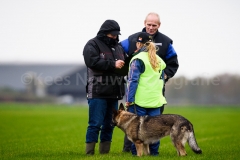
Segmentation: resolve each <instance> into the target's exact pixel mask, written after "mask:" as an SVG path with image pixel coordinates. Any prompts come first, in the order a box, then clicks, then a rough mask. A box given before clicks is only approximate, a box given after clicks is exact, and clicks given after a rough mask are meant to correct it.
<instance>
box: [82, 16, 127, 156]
mask: <svg viewBox="0 0 240 160" xmlns="http://www.w3.org/2000/svg"><path fill="white" fill-rule="evenodd" d="M118 35H120V26H119V25H118V23H117V22H116V21H114V20H106V21H105V22H104V23H103V24H102V26H101V27H100V30H99V32H98V33H97V36H96V37H95V38H93V39H90V40H89V41H88V42H87V44H86V45H85V47H84V49H83V56H84V61H85V64H86V66H87V86H86V92H87V99H88V105H89V119H88V127H87V133H86V154H89V155H93V154H94V150H95V144H96V143H97V142H98V137H99V138H100V144H99V152H100V154H105V153H109V151H110V146H111V140H112V134H113V126H111V122H112V108H115V109H116V110H117V109H118V100H120V99H122V98H123V96H124V94H125V89H124V75H121V74H120V73H121V68H122V67H123V66H124V59H125V54H124V51H123V48H122V47H121V45H119V44H118V41H119V38H118ZM99 134H100V136H99Z"/></svg>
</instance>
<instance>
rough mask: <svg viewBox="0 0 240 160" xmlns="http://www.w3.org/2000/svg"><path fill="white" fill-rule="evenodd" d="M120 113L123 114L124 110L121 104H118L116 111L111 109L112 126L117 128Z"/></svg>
mask: <svg viewBox="0 0 240 160" xmlns="http://www.w3.org/2000/svg"><path fill="white" fill-rule="evenodd" d="M122 112H125V108H124V106H123V104H122V103H120V105H119V108H118V110H116V109H114V108H113V115H112V125H114V126H118V123H119V122H120V117H121V114H122Z"/></svg>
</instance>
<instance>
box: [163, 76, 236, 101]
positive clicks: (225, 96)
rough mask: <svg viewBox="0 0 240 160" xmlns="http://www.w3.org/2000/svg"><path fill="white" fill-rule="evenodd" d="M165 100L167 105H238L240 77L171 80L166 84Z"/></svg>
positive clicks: (179, 78) (180, 78)
mask: <svg viewBox="0 0 240 160" xmlns="http://www.w3.org/2000/svg"><path fill="white" fill-rule="evenodd" d="M166 98H167V101H168V103H169V104H225V105H240V76H239V75H229V74H222V75H218V76H215V77H213V78H202V77H197V78H194V79H191V80H190V79H187V78H185V77H178V78H172V79H170V80H169V81H168V82H167V83H166Z"/></svg>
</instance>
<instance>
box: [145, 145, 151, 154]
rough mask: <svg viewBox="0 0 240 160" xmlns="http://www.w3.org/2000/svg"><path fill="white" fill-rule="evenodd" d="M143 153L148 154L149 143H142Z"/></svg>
mask: <svg viewBox="0 0 240 160" xmlns="http://www.w3.org/2000/svg"><path fill="white" fill-rule="evenodd" d="M143 154H144V155H149V154H150V151H149V144H143Z"/></svg>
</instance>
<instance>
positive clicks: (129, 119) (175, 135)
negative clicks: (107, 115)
mask: <svg viewBox="0 0 240 160" xmlns="http://www.w3.org/2000/svg"><path fill="white" fill-rule="evenodd" d="M113 123H114V125H116V126H117V127H119V128H120V129H121V130H122V131H123V132H125V133H126V135H127V137H128V139H129V140H130V141H132V142H133V143H134V144H135V146H136V149H137V156H142V154H143V153H144V154H145V155H148V154H149V144H152V143H154V142H157V141H158V140H159V139H161V138H163V137H165V136H168V135H170V137H171V140H172V142H173V145H174V147H175V148H176V149H177V153H178V155H179V156H185V155H187V153H186V150H185V147H184V146H185V143H186V142H188V144H189V146H190V148H191V149H192V150H193V151H194V152H195V153H197V154H201V153H202V151H201V149H200V148H199V147H198V144H197V142H196V139H195V136H194V130H193V125H192V124H191V122H189V121H188V120H187V119H186V118H184V117H182V116H180V115H176V114H162V115H160V116H137V115H136V114H133V113H130V112H127V111H125V109H124V106H123V104H122V103H121V104H120V106H119V110H118V111H116V110H115V111H113Z"/></svg>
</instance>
